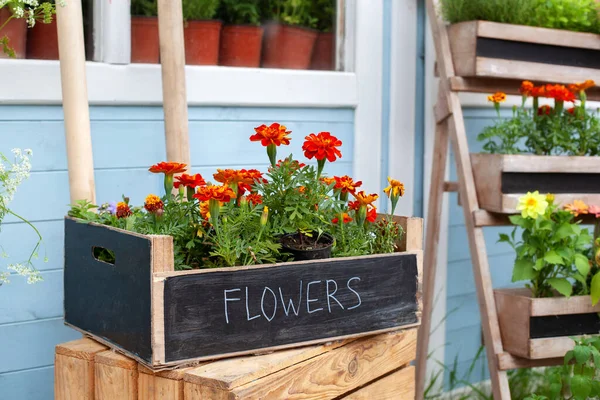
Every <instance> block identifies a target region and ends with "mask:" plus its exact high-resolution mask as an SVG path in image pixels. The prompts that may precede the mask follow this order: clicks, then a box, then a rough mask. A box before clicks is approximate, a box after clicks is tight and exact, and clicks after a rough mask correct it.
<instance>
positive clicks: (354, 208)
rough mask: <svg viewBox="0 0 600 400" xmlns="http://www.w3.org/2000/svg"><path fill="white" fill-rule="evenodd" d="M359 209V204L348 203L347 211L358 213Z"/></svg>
mask: <svg viewBox="0 0 600 400" xmlns="http://www.w3.org/2000/svg"><path fill="white" fill-rule="evenodd" d="M359 208H360V202H358V201H349V202H348V209H349V210H352V211H358V209H359Z"/></svg>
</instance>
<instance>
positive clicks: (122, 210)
mask: <svg viewBox="0 0 600 400" xmlns="http://www.w3.org/2000/svg"><path fill="white" fill-rule="evenodd" d="M132 214H133V213H132V212H131V208H129V205H128V204H127V203H125V202H124V201H120V202H118V203H117V212H116V213H115V215H116V216H117V218H119V219H120V218H127V217H130V216H131V215H132Z"/></svg>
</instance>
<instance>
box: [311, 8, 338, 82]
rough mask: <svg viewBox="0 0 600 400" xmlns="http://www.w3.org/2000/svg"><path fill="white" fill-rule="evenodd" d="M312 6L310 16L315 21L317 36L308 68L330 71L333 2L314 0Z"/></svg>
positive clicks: (332, 51)
mask: <svg viewBox="0 0 600 400" xmlns="http://www.w3.org/2000/svg"><path fill="white" fill-rule="evenodd" d="M312 4H313V6H312V10H311V15H312V16H313V17H314V18H316V20H317V29H318V31H319V35H318V36H317V40H316V41H315V48H314V50H313V55H312V60H311V63H310V68H311V69H318V70H328V71H331V70H333V69H335V53H334V49H335V34H334V31H333V27H334V18H335V7H336V6H335V0H315V1H314V2H313V3H312Z"/></svg>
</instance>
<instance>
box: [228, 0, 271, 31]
mask: <svg viewBox="0 0 600 400" xmlns="http://www.w3.org/2000/svg"><path fill="white" fill-rule="evenodd" d="M260 4H261V1H260V0H221V7H220V8H219V12H218V15H219V18H220V19H222V20H223V21H224V22H225V23H227V24H236V25H243V24H249V25H260V19H261V7H260Z"/></svg>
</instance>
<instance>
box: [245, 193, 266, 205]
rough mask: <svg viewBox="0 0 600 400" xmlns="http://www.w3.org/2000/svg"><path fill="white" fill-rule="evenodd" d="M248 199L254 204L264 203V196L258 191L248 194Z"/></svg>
mask: <svg viewBox="0 0 600 400" xmlns="http://www.w3.org/2000/svg"><path fill="white" fill-rule="evenodd" d="M246 201H247V202H248V203H250V205H252V206H255V205H257V204H262V196H261V195H260V194H258V193H251V194H249V195H248V196H246Z"/></svg>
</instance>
